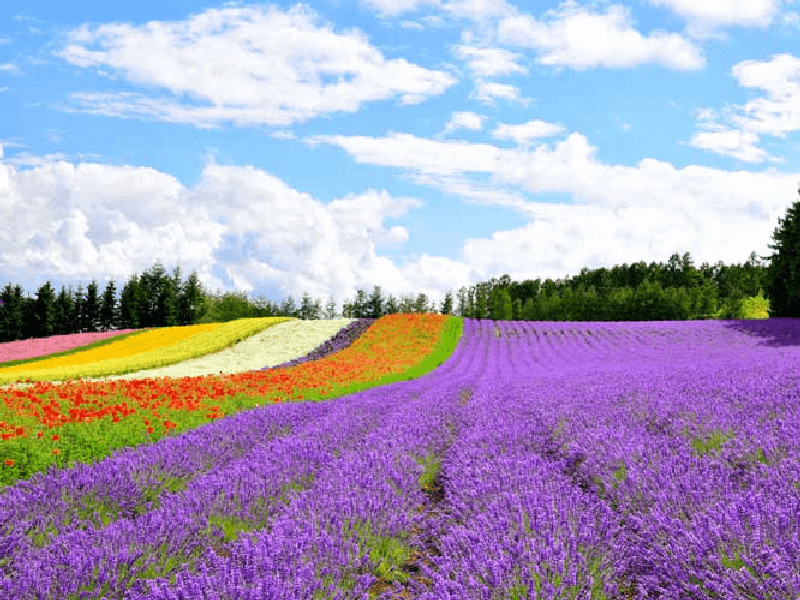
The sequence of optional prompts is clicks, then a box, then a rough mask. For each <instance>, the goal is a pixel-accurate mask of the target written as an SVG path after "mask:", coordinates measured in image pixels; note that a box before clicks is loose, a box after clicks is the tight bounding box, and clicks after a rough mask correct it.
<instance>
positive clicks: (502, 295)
mask: <svg viewBox="0 0 800 600" xmlns="http://www.w3.org/2000/svg"><path fill="white" fill-rule="evenodd" d="M491 298H492V319H493V320H495V321H510V320H511V316H512V311H511V296H510V294H509V293H508V291H507V290H506V289H505V288H500V287H496V288H494V289H493V290H492V296H491Z"/></svg>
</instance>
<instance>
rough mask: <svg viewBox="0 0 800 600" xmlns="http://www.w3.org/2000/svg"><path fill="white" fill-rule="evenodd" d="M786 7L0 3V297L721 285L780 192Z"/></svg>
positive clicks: (793, 66) (789, 47)
mask: <svg viewBox="0 0 800 600" xmlns="http://www.w3.org/2000/svg"><path fill="white" fill-rule="evenodd" d="M798 10H800V2H798V0H792V1H790V0H784V1H781V0H705V1H704V2H697V1H696V0H634V1H629V2H603V1H600V2H580V3H579V2H574V1H573V2H562V3H558V2H518V3H509V2H504V1H502V0H501V1H495V0H460V1H448V0H436V1H426V0H357V1H355V2H345V1H344V0H319V1H314V2H309V3H304V4H299V3H293V2H278V3H272V4H245V3H226V4H221V3H214V2H194V1H189V0H181V1H172V2H150V1H148V0H142V1H141V2H136V3H129V2H123V3H119V2H110V3H109V2H87V1H81V0H78V1H75V2H69V3H64V2H53V1H45V0H29V1H28V2H26V3H24V8H23V7H22V5H20V4H19V3H2V4H0V117H1V118H0V285H2V286H4V285H5V284H6V283H12V284H17V283H19V284H20V285H21V286H22V287H23V288H24V289H25V290H26V291H27V292H28V293H29V294H30V295H33V293H34V292H35V291H36V289H37V288H38V286H39V285H41V284H42V283H44V282H45V281H46V280H50V281H51V283H52V284H53V285H54V286H55V287H56V288H57V289H59V290H60V288H61V285H66V286H69V285H72V286H73V289H75V288H77V284H78V283H81V284H83V286H84V289H85V287H86V285H87V284H88V283H89V282H91V280H92V279H94V280H96V281H98V283H99V284H100V286H101V288H103V287H105V283H106V282H107V281H108V280H109V279H114V280H115V281H116V284H117V288H118V290H121V288H122V286H123V284H124V282H125V281H126V280H127V279H128V277H129V276H130V275H131V274H133V273H141V272H142V271H143V270H145V269H148V268H150V267H151V266H152V265H153V264H154V263H155V262H156V261H157V260H161V261H162V263H163V264H164V266H165V267H166V269H167V270H168V271H169V272H172V269H173V268H174V267H175V266H178V265H180V267H181V270H182V273H183V278H184V279H185V278H186V277H187V276H188V274H189V273H190V272H191V271H192V270H196V271H197V273H198V275H199V277H200V280H201V282H202V283H203V285H204V286H206V287H207V289H209V290H210V291H212V292H222V291H234V290H235V291H244V292H247V294H248V295H250V296H251V297H253V298H257V297H263V298H267V299H269V300H272V301H280V300H283V299H284V298H285V297H286V296H288V295H290V294H291V295H292V296H293V298H294V299H295V300H296V301H297V300H299V299H300V298H301V297H302V294H303V291H305V290H307V291H308V292H310V293H311V295H312V297H318V298H320V299H321V300H322V302H323V305H324V303H325V301H326V300H327V299H328V298H329V297H330V296H333V297H334V298H335V300H336V302H337V304H338V306H339V308H341V303H342V301H343V300H346V299H351V300H352V299H353V297H354V296H355V292H356V290H357V289H358V288H363V289H365V290H366V291H371V290H372V285H373V284H378V285H381V287H382V289H383V291H384V293H385V294H388V293H393V294H394V295H395V296H400V295H403V294H409V293H414V294H416V293H417V292H425V293H426V294H428V296H429V297H430V298H432V299H434V300H436V301H437V302H439V301H441V299H442V298H443V297H444V293H445V292H446V291H448V290H451V291H453V292H454V293H455V292H456V291H457V290H458V288H460V287H461V286H468V285H470V284H472V283H476V282H478V281H485V280H487V279H489V278H491V277H499V276H500V275H502V274H503V273H508V274H510V275H511V277H512V278H513V279H517V280H522V279H527V278H535V277H541V278H542V279H544V278H546V277H551V278H553V279H557V278H563V277H565V276H574V275H576V274H577V273H578V272H579V271H580V269H581V268H582V267H584V266H586V267H589V268H592V269H594V268H599V267H603V266H604V267H611V266H613V265H615V264H622V263H625V262H627V263H630V262H634V261H639V260H644V261H647V262H648V263H649V262H651V261H656V262H661V261H666V260H667V259H668V258H669V256H670V255H671V254H672V253H673V252H678V253H680V254H683V252H687V251H688V252H690V253H691V254H692V258H693V259H694V263H695V265H696V266H699V265H700V264H701V263H703V262H709V263H712V264H713V263H716V262H717V261H720V260H721V261H723V262H724V263H725V264H736V263H744V262H745V261H746V260H747V258H748V256H749V254H750V252H751V251H756V252H757V253H758V254H761V255H765V256H766V255H769V254H771V252H772V251H771V250H770V249H769V248H768V247H767V245H768V244H771V243H773V241H772V238H771V234H772V232H773V230H774V228H775V227H777V225H778V218H779V217H784V216H785V214H786V209H787V208H788V207H789V206H790V205H791V204H792V203H793V202H795V201H797V200H799V199H800V198H799V197H798V187H799V186H800V134H799V133H798V130H800V46H799V45H798V42H799V41H800V17H799V16H798Z"/></svg>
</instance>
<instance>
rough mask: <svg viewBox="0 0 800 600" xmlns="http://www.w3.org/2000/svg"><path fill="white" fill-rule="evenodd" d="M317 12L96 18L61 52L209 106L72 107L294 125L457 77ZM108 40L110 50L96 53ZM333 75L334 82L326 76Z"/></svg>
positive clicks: (130, 96) (128, 98)
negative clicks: (124, 20) (393, 55)
mask: <svg viewBox="0 0 800 600" xmlns="http://www.w3.org/2000/svg"><path fill="white" fill-rule="evenodd" d="M315 18H316V13H314V12H313V11H312V10H311V9H309V8H308V7H306V6H305V5H302V4H299V5H297V6H295V7H293V8H292V9H290V10H288V11H286V12H281V11H280V10H279V9H277V8H276V7H274V6H271V7H270V9H269V10H268V11H263V10H260V9H255V8H225V9H209V10H207V11H205V12H203V13H202V14H199V15H195V16H193V17H191V18H190V19H189V20H188V21H187V22H185V23H164V22H158V21H152V22H149V23H147V24H146V25H143V26H141V27H133V26H130V25H127V24H113V25H101V26H99V27H96V28H93V29H90V28H89V27H88V26H87V25H85V24H84V25H82V26H81V27H79V28H77V29H75V30H73V31H70V32H69V34H68V36H67V37H68V43H67V45H66V47H65V48H64V49H63V50H61V51H60V52H58V53H56V55H57V56H60V57H61V58H63V59H65V60H67V61H68V62H69V63H71V64H73V65H76V66H79V67H84V68H90V67H100V66H101V65H106V66H109V67H112V68H113V69H116V70H118V71H122V72H124V73H125V74H126V75H127V76H128V78H129V79H130V81H131V82H133V83H138V84H141V85H147V86H151V87H153V86H156V87H160V88H164V89H166V90H168V91H170V92H172V93H174V94H189V95H191V96H193V97H194V98H196V99H198V100H200V101H201V102H202V105H200V106H190V105H188V104H185V103H184V104H178V103H175V102H172V101H170V100H167V99H162V98H147V97H145V96H144V95H142V94H138V93H136V94H134V93H114V94H106V93H75V94H70V99H71V100H73V101H74V102H75V103H76V104H78V105H79V106H78V108H74V107H71V106H69V105H66V104H64V105H61V106H59V108H61V109H62V110H65V111H68V112H89V113H92V114H101V115H106V116H118V117H141V116H150V117H154V118H156V119H158V120H161V121H170V122H179V123H191V124H193V125H194V126H196V127H198V128H203V129H205V128H211V127H217V126H218V124H219V123H220V122H221V121H233V122H234V123H236V125H237V126H243V125H252V124H261V123H267V124H271V125H290V124H292V123H295V122H302V121H307V120H309V119H312V118H314V117H317V116H319V115H323V114H327V113H332V112H340V111H341V112H356V111H357V110H359V109H360V108H361V106H362V105H363V104H364V103H367V102H375V101H380V100H385V99H388V98H392V97H395V96H399V97H400V104H401V105H408V104H418V103H420V102H423V101H425V100H426V99H427V98H429V97H431V96H437V95H440V94H442V93H443V92H444V91H445V90H446V89H447V88H448V87H450V86H452V85H453V84H455V83H456V79H455V78H454V77H453V76H452V75H450V74H448V73H445V72H443V71H432V70H428V69H425V68H422V67H419V66H417V65H413V64H411V63H409V62H408V61H406V60H405V59H402V58H400V59H395V60H386V59H384V57H383V55H382V54H381V53H380V52H379V51H378V50H376V49H375V48H374V47H372V46H370V45H369V43H368V42H367V39H366V36H365V35H363V34H362V33H360V32H358V31H357V30H348V31H347V32H346V33H344V34H337V33H334V32H333V30H332V27H331V26H325V27H321V28H318V27H316V26H315V25H314V21H315ZM91 44H99V45H101V46H102V50H90V49H89V48H88V47H89V46H90V45H91ZM325 78H329V79H330V78H334V79H335V81H327V82H326V81H325Z"/></svg>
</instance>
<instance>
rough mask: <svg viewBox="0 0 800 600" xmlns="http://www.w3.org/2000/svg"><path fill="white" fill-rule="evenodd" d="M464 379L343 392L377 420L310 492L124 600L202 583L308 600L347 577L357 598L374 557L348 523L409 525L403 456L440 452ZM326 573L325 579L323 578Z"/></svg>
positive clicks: (409, 473) (412, 489)
mask: <svg viewBox="0 0 800 600" xmlns="http://www.w3.org/2000/svg"><path fill="white" fill-rule="evenodd" d="M451 358H456V359H457V357H451ZM432 383H435V384H436V385H435V386H433V385H431V384H432ZM462 386H463V380H459V379H457V378H452V377H451V376H450V375H449V374H448V369H447V368H444V369H443V371H442V372H438V373H437V376H436V377H435V378H432V377H431V376H430V375H428V376H423V377H421V378H419V379H418V380H413V381H405V382H398V383H395V384H392V385H389V386H386V387H385V388H378V389H372V390H367V391H364V392H361V393H359V394H356V395H354V396H352V397H349V398H348V399H347V400H348V402H349V403H352V405H353V406H355V405H358V406H359V407H362V408H365V407H370V408H371V410H372V411H373V414H374V417H375V419H376V421H380V423H381V426H380V427H379V428H377V429H376V430H375V431H373V432H371V433H369V434H368V435H366V436H365V437H364V438H363V440H361V441H360V443H359V444H358V447H357V448H354V449H352V450H348V451H344V452H342V454H341V456H339V457H338V458H337V460H336V461H334V462H332V463H331V464H330V465H329V466H328V468H327V469H325V470H324V471H320V473H319V476H318V477H317V478H316V479H315V481H314V482H313V485H312V486H311V487H310V488H309V489H307V490H303V491H298V492H295V493H293V496H292V500H291V502H290V503H289V504H288V505H287V506H286V507H283V508H281V510H280V511H279V512H278V513H277V514H276V515H275V516H274V517H273V518H272V519H271V520H270V525H269V527H267V528H265V529H264V530H261V531H258V532H256V533H255V534H253V535H251V536H245V537H243V538H241V539H240V540H237V541H236V542H234V543H231V544H229V545H228V546H227V547H226V549H227V550H228V551H229V552H230V556H227V557H223V556H220V555H218V554H216V553H214V552H211V551H209V552H208V553H207V555H206V557H205V558H206V560H205V562H204V563H203V564H202V565H201V566H200V567H199V569H198V571H197V572H192V571H190V570H188V569H184V570H182V571H181V572H179V573H177V575H176V583H175V584H174V585H172V584H170V582H169V581H168V580H167V579H164V578H161V579H156V580H149V581H147V582H143V583H142V585H140V586H139V587H138V588H137V589H132V590H131V591H130V592H129V593H128V594H127V595H126V597H125V600H134V599H139V598H149V599H153V600H156V599H160V598H165V599H166V598H170V599H173V598H179V597H181V594H184V595H186V594H188V593H190V591H191V590H198V589H201V587H202V586H207V587H206V594H207V596H206V597H209V598H212V597H213V598H224V597H234V595H235V597H236V598H240V599H241V600H247V599H249V598H253V599H255V598H259V599H260V598H265V597H269V598H275V599H279V598H287V599H288V598H310V597H311V596H312V594H313V593H314V592H316V591H319V590H322V589H325V590H327V591H328V592H331V593H333V591H334V590H335V589H337V588H338V589H341V588H342V587H344V588H346V589H347V588H348V587H349V586H348V585H346V584H345V580H346V579H350V580H352V581H351V585H352V586H354V587H352V589H349V591H348V595H347V597H352V598H355V597H361V596H362V595H363V594H364V592H366V591H367V589H368V588H369V587H370V586H371V585H372V584H373V583H374V581H375V577H374V576H373V575H371V574H370V573H371V570H372V569H374V568H377V567H379V566H380V561H376V560H375V559H374V558H373V557H372V553H371V551H370V550H371V544H370V543H369V542H368V540H367V538H366V537H359V536H355V537H352V538H351V537H350V535H349V534H350V533H351V532H353V531H354V530H356V529H358V527H354V526H353V525H354V524H355V523H357V524H358V526H359V527H362V526H363V527H368V528H369V529H368V531H367V532H363V531H362V536H363V535H367V536H368V535H372V536H378V537H397V536H400V537H401V539H402V534H403V532H404V531H406V530H408V529H409V528H410V527H411V526H412V525H413V523H414V520H413V517H412V516H410V513H411V512H412V511H411V509H412V508H413V507H414V506H416V505H418V504H419V503H421V502H422V501H423V500H424V497H423V495H422V492H421V490H420V489H419V483H418V481H417V477H418V476H419V471H420V467H419V465H417V464H416V463H415V462H414V461H413V460H411V458H410V456H411V455H412V454H425V453H426V452H427V451H433V452H442V451H443V450H444V448H445V444H446V433H447V431H446V427H445V424H446V422H447V421H448V416H449V415H450V413H451V412H453V411H454V410H456V408H455V407H456V403H457V394H456V391H455V390H458V389H460V388H461V387H462ZM448 390H449V393H447V392H448ZM442 392H445V397H447V398H449V399H448V400H446V401H443V400H442ZM311 566H313V571H312V570H311V569H310V567H311ZM312 572H313V576H312V575H311V573H312ZM300 573H303V574H304V576H303V577H302V578H299V577H298V574H300ZM325 577H330V583H328V584H326V585H323V583H322V582H323V580H324V578H325Z"/></svg>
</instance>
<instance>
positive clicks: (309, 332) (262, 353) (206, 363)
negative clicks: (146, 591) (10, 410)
mask: <svg viewBox="0 0 800 600" xmlns="http://www.w3.org/2000/svg"><path fill="white" fill-rule="evenodd" d="M355 320H356V319H334V320H331V321H328V320H321V321H301V320H296V321H286V322H284V323H279V324H277V325H273V326H272V327H269V328H267V329H265V330H264V331H262V332H261V333H257V334H255V335H253V336H251V337H249V338H247V339H246V340H244V341H242V342H239V343H238V344H235V345H234V346H231V347H230V348H226V349H225V350H222V351H220V352H215V353H214V354H209V355H207V356H201V357H200V358H192V359H189V360H185V361H183V362H180V363H177V364H174V365H169V366H166V367H158V368H156V369H146V370H143V371H136V372H134V373H126V374H124V375H109V376H105V377H91V378H85V379H81V381H111V380H115V379H128V380H131V379H147V378H152V379H155V378H158V377H174V378H180V377H197V376H203V375H219V374H220V372H221V373H222V374H223V375H229V374H231V373H244V372H247V371H252V370H256V369H261V368H263V367H273V366H276V365H280V364H283V363H285V362H288V361H290V360H294V359H296V358H301V357H303V356H305V355H306V354H308V353H309V352H311V351H312V350H314V349H315V348H317V347H318V346H320V345H322V344H323V343H324V342H325V341H326V340H328V339H330V338H332V337H333V336H335V335H336V334H337V333H338V332H339V330H341V329H343V328H344V327H347V325H349V324H350V323H352V322H353V321H355ZM52 383H55V384H60V383H62V382H61V381H53V382H52ZM29 385H33V384H32V383H15V384H11V385H6V386H2V388H0V389H7V388H11V387H16V388H24V387H28V386H29Z"/></svg>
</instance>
